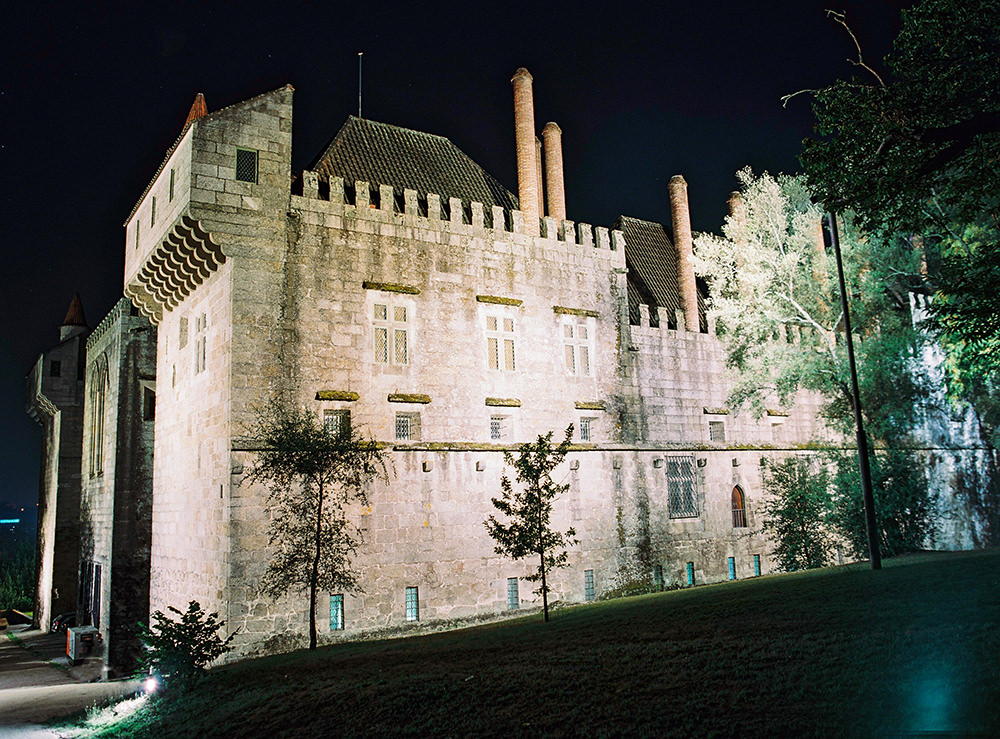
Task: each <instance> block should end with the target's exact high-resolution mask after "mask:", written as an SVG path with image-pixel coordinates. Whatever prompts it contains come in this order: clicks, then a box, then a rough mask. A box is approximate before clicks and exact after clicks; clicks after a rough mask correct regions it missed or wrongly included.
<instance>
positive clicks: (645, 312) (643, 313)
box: [630, 303, 717, 338]
mask: <svg viewBox="0 0 1000 739" xmlns="http://www.w3.org/2000/svg"><path fill="white" fill-rule="evenodd" d="M671 313H673V315H671ZM630 330H631V331H632V333H633V334H636V335H638V334H647V333H648V335H651V336H656V335H660V334H662V333H663V332H670V333H671V334H679V335H683V334H687V335H689V336H706V337H708V336H711V337H713V338H715V336H716V334H717V331H716V321H715V316H713V315H712V314H711V313H709V314H708V331H707V332H705V333H702V332H700V331H688V330H687V327H686V325H685V322H684V311H683V310H680V309H677V310H674V311H671V310H670V309H669V308H662V307H657V308H656V321H655V322H654V321H653V314H652V313H651V312H650V306H648V305H646V304H645V303H640V304H639V322H638V323H632V324H630Z"/></svg>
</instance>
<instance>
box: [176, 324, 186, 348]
mask: <svg viewBox="0 0 1000 739" xmlns="http://www.w3.org/2000/svg"><path fill="white" fill-rule="evenodd" d="M177 327H178V328H177V348H178V349H183V348H184V347H186V346H187V343H188V319H187V318H186V317H185V316H181V318H180V320H179V321H178V322H177Z"/></svg>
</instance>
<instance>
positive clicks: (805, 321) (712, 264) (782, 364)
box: [694, 169, 928, 567]
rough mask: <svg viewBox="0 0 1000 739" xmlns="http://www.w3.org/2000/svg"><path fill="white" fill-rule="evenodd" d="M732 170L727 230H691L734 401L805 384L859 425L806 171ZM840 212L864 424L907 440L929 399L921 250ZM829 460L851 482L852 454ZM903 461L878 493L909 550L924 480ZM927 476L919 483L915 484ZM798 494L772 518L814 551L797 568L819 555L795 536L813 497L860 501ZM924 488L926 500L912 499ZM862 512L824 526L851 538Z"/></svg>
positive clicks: (920, 515)
mask: <svg viewBox="0 0 1000 739" xmlns="http://www.w3.org/2000/svg"><path fill="white" fill-rule="evenodd" d="M737 177H738V179H739V181H740V184H741V186H742V187H741V200H742V207H741V208H738V209H737V211H736V213H734V214H733V215H731V216H730V217H729V218H727V220H726V223H725V226H724V228H723V234H724V235H723V236H715V235H702V236H699V237H698V238H697V239H696V240H695V259H694V262H695V270H696V271H697V272H698V273H699V274H701V275H702V276H704V277H705V278H706V279H707V280H708V282H709V285H710V288H711V289H710V297H709V310H710V311H711V313H712V315H714V316H715V318H716V321H717V325H718V331H719V335H720V337H721V339H722V341H723V343H724V345H725V347H726V352H727V363H728V365H729V367H730V368H732V369H733V370H735V372H734V377H733V380H734V386H733V391H732V392H731V394H730V397H729V404H730V405H731V406H732V407H735V408H739V407H742V406H749V408H750V409H751V411H752V412H753V413H754V415H757V416H760V415H763V413H764V412H765V410H766V408H767V404H768V403H775V402H777V403H779V404H782V405H784V404H787V403H789V402H790V401H791V400H792V398H793V396H794V394H795V392H796V391H798V390H799V389H806V390H811V391H814V392H817V393H819V394H820V395H822V396H823V397H824V398H825V400H826V404H825V407H824V415H825V416H826V417H827V419H828V421H829V422H831V424H832V425H833V426H834V427H835V428H837V429H838V430H839V431H841V432H842V433H847V432H849V431H851V430H853V428H854V420H853V411H854V408H853V395H852V392H851V386H850V379H849V373H848V367H847V361H846V348H845V346H844V337H843V335H842V328H841V324H842V320H843V314H842V309H841V303H840V300H839V299H838V297H837V296H836V293H835V292H833V291H834V290H835V287H834V286H835V284H836V283H835V279H834V278H833V276H834V275H835V274H836V271H835V270H836V267H835V264H834V263H833V259H832V255H828V254H827V252H826V250H825V248H824V242H823V235H822V232H821V231H820V218H821V215H822V213H821V211H820V209H819V208H818V207H817V206H816V205H815V204H813V203H812V202H811V200H810V198H809V192H808V190H807V189H806V186H805V181H804V180H803V178H801V177H789V176H778V177H771V176H770V175H767V174H764V175H761V176H759V177H755V176H754V175H753V174H752V173H751V172H750V170H749V169H744V170H743V171H741V172H739V173H738V175H737ZM845 216H846V217H845V219H844V220H845V224H844V225H845V228H844V229H843V237H842V239H841V247H842V250H843V254H844V269H845V278H846V282H847V289H848V292H849V294H850V295H851V296H852V297H851V322H852V324H853V328H854V330H855V333H856V334H858V335H859V336H860V337H861V338H862V341H861V342H860V343H859V344H858V345H857V355H858V357H857V359H858V365H859V369H858V376H859V382H860V389H861V398H862V410H863V412H864V416H865V427H866V429H867V431H868V432H869V433H870V434H871V435H872V436H873V437H874V438H875V439H876V440H878V441H879V442H881V443H882V445H883V446H888V447H898V446H901V445H902V446H905V445H906V444H907V442H908V438H907V437H908V434H909V432H910V431H911V430H912V428H913V426H914V424H915V422H916V420H917V418H918V411H919V410H920V409H921V406H922V405H923V403H924V402H925V399H926V397H927V392H926V388H925V385H924V380H925V378H924V376H923V375H922V374H921V373H919V372H918V369H919V368H918V366H917V365H916V363H915V362H914V361H913V358H914V356H915V355H916V354H917V351H916V350H917V349H918V347H919V346H920V345H921V343H922V342H923V341H925V340H926V337H925V335H924V334H923V333H922V332H921V331H918V330H916V329H914V327H913V325H912V320H911V318H910V314H909V299H908V293H907V291H906V283H905V280H906V276H907V275H909V274H911V273H913V272H915V271H916V270H917V269H918V264H919V254H918V253H917V252H915V250H914V249H913V248H912V245H911V244H910V243H909V242H907V241H906V240H903V239H875V238H870V237H866V236H865V235H863V234H861V233H859V232H858V230H857V229H856V227H855V226H854V225H853V222H852V219H851V217H850V214H849V213H848V214H845ZM832 462H833V464H834V466H835V467H837V468H838V469H843V470H844V472H843V473H842V474H838V475H837V477H836V481H837V483H839V484H841V485H846V484H848V483H849V482H850V481H851V480H853V478H852V477H851V475H849V474H847V472H846V470H847V468H848V467H850V466H853V465H854V460H853V459H850V460H849V459H848V458H846V457H844V456H842V455H840V456H836V457H835V458H833V459H832ZM887 464H888V462H887ZM905 464H909V465H910V466H911V467H915V466H916V465H917V464H918V463H917V461H916V460H915V459H914V458H913V457H912V455H909V454H903V455H898V454H895V453H894V455H893V458H892V462H891V464H889V465H888V466H886V469H889V468H890V467H892V468H893V469H896V470H897V474H894V475H889V476H888V477H887V478H886V480H885V484H884V485H882V486H881V488H880V489H879V490H876V491H875V493H876V498H877V502H878V504H877V506H876V509H877V510H878V513H879V519H880V521H879V527H880V529H881V531H880V538H881V539H882V540H883V541H885V540H886V538H887V536H889V534H888V533H887V532H890V531H892V530H896V529H900V528H901V527H902V528H905V529H906V531H907V532H908V535H907V536H906V537H902V538H901V539H900V538H898V537H894V540H898V541H905V542H906V544H905V546H909V547H910V548H912V547H913V546H914V544H913V542H914V541H916V540H918V539H919V537H920V536H921V535H922V532H926V529H927V525H928V523H927V506H926V503H925V501H926V496H927V484H926V478H925V477H924V475H923V473H922V472H920V471H919V470H917V469H913V470H910V472H909V474H906V475H902V474H898V472H899V471H901V469H902V466H905ZM883 466H885V465H883ZM793 472H795V470H792V469H788V470H784V469H782V470H777V469H775V471H773V473H772V479H773V480H775V481H776V482H775V484H777V482H780V481H781V480H784V479H791V476H792V475H793ZM796 474H797V473H796ZM920 481H922V487H921V486H920V485H919V484H917V485H916V487H914V485H915V484H916V483H919V482H920ZM904 486H905V488H906V489H905V490H904V489H903V487H904ZM779 487H780V486H779ZM831 493H833V497H832V498H831V497H830V495H831ZM797 494H798V491H795V490H792V491H791V492H789V493H787V494H786V495H784V497H783V498H782V499H781V500H779V501H778V504H775V506H776V507H775V506H772V509H771V516H770V518H771V525H770V527H767V526H766V528H769V529H770V532H771V533H772V536H774V537H777V539H776V540H777V541H778V544H779V546H785V545H788V546H790V548H791V549H792V550H794V551H796V552H802V551H805V552H807V555H803V556H802V557H800V556H799V555H796V558H794V559H792V560H789V562H790V563H791V564H793V565H794V566H797V567H800V566H804V565H803V563H804V562H813V563H815V562H818V561H819V559H818V558H816V557H814V556H812V552H813V550H812V549H810V548H809V547H806V548H805V549H803V548H802V547H801V546H799V544H797V543H796V541H799V540H801V539H802V536H800V535H801V534H802V532H803V531H807V530H808V527H809V526H810V525H811V523H810V521H809V520H807V519H808V517H809V516H812V515H813V514H814V511H813V509H812V508H810V507H808V506H805V504H804V502H809V503H810V504H812V503H816V502H817V501H818V500H819V499H820V498H821V497H823V496H826V498H827V499H828V501H829V502H828V504H829V505H833V506H835V507H837V506H840V507H850V506H855V505H856V504H857V503H858V500H857V496H855V495H853V494H851V493H850V491H848V490H846V489H845V490H841V491H839V492H838V491H836V490H833V491H827V490H825V489H822V490H821V489H819V488H817V489H815V490H812V492H811V493H810V495H811V496H812V497H809V498H808V499H806V498H803V499H802V500H799V499H796V498H795V495H797ZM802 494H803V495H805V492H802ZM914 496H916V497H914ZM920 496H922V500H923V501H924V503H921V502H920V500H918V499H917V498H919V497H920ZM779 498H781V496H779ZM782 500H783V501H784V502H785V503H789V504H788V505H784V503H782ZM803 517H805V518H803ZM857 520H861V519H857V517H856V516H853V515H851V514H850V513H849V512H845V513H844V514H843V515H835V516H832V517H831V518H830V519H829V523H830V527H829V528H830V530H840V531H841V532H842V533H843V534H844V536H845V538H846V539H848V540H849V541H853V536H855V535H856V534H857V533H858V532H856V531H848V530H847V528H846V527H848V526H853V525H855V524H856V522H857ZM786 524H787V525H786ZM859 530H860V531H863V530H864V527H863V526H862V527H860V529H859ZM786 535H787V536H791V537H792V539H791V540H790V542H784V541H783V537H785V536H786ZM815 541H816V542H818V543H822V542H824V541H829V540H828V539H823V538H820V539H817V540H815ZM894 551H896V552H898V551H899V548H895V549H894Z"/></svg>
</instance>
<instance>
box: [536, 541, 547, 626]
mask: <svg viewBox="0 0 1000 739" xmlns="http://www.w3.org/2000/svg"><path fill="white" fill-rule="evenodd" d="M538 555H539V557H540V559H541V565H540V566H541V570H542V613H544V614H545V621H546V622H548V620H549V588H548V586H547V585H546V584H545V552H544V551H541V552H539V553H538Z"/></svg>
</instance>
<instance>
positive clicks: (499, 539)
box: [485, 424, 576, 621]
mask: <svg viewBox="0 0 1000 739" xmlns="http://www.w3.org/2000/svg"><path fill="white" fill-rule="evenodd" d="M572 438H573V425H572V424H570V425H569V427H568V428H567V429H566V437H565V438H564V439H563V440H562V442H561V443H560V444H559V445H558V446H556V447H553V446H552V432H551V431H550V432H549V433H547V434H545V435H544V436H539V437H538V438H537V439H536V440H535V442H534V443H533V444H522V445H521V446H520V447H519V448H518V454H517V457H515V456H514V455H513V454H511V453H510V452H504V462H505V463H506V464H509V465H510V466H512V467H513V468H514V469H515V470H516V472H517V474H516V477H515V479H516V480H517V482H518V483H520V485H519V487H515V486H514V485H513V483H511V481H510V478H509V477H507V472H506V471H504V473H503V476H502V477H501V479H500V489H501V496H500V497H499V498H493V499H492V500H493V506H494V507H495V508H496V509H497V511H499V512H500V513H502V514H503V515H504V516H506V517H507V520H508V521H509V523H506V524H503V523H500V522H499V521H497V520H496V518H494V517H493V516H492V515H491V516H490V517H489V518H488V519H486V522H485V524H486V530H487V531H488V532H489V534H490V536H491V537H493V540H494V541H495V542H496V547H495V551H496V553H497V554H500V555H503V556H505V557H510V558H511V559H514V560H518V559H524V558H526V557H532V556H537V557H538V567H537V569H536V570H535V571H534V572H533V573H532V574H530V575H526V576H525V577H524V579H525V580H527V581H528V582H537V583H539V586H538V588H537V589H536V590H535V591H534V592H535V594H536V595H541V596H542V612H543V613H544V615H545V620H546V621H548V620H549V586H548V582H547V581H546V573H547V572H549V571H551V570H552V569H554V568H557V567H566V566H567V565H568V563H569V562H568V559H569V557H568V555H567V553H566V551H565V550H564V549H563V547H567V546H572V545H574V544H576V531H575V530H574V529H572V528H570V529H568V530H566V531H565V532H559V531H553V530H552V525H551V517H552V502H553V501H554V500H555V499H556V498H558V497H559V496H560V495H562V494H563V493H565V492H566V491H567V490H569V485H566V484H559V483H556V482H555V481H553V479H552V476H551V475H552V470H554V469H555V468H556V467H558V466H559V464H560V463H561V462H562V461H563V460H564V459H565V458H566V454H567V452H569V445H570V440H571V439H572Z"/></svg>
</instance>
